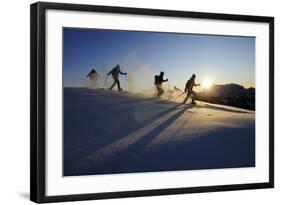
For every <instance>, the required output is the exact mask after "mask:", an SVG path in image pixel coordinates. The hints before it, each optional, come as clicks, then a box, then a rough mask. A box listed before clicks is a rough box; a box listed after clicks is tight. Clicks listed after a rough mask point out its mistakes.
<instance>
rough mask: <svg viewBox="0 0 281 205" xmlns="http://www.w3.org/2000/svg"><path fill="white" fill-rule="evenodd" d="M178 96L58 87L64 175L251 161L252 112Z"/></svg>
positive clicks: (241, 164)
mask: <svg viewBox="0 0 281 205" xmlns="http://www.w3.org/2000/svg"><path fill="white" fill-rule="evenodd" d="M169 97H170V96H165V98H169ZM171 99H175V98H171ZM183 99H184V96H182V97H181V98H179V99H176V100H175V102H171V101H167V100H165V99H155V98H153V97H152V96H144V95H140V94H131V93H126V92H121V93H119V92H116V91H107V90H102V89H97V90H94V89H88V88H64V175H65V176H73V175H92V174H116V173H130V172H151V171H173V170H194V169H211V168H236V167H253V166H255V112H254V111H249V110H244V109H240V108H234V107H230V106H222V105H214V104H210V103H205V102H198V103H197V105H196V106H193V105H190V104H180V103H179V102H181V101H182V100H183Z"/></svg>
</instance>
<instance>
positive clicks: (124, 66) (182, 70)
mask: <svg viewBox="0 0 281 205" xmlns="http://www.w3.org/2000/svg"><path fill="white" fill-rule="evenodd" d="M63 37H64V40H63V57H64V65H63V69H64V76H63V77H64V86H83V85H84V84H83V83H84V82H85V81H86V80H87V79H86V78H85V76H86V75H87V73H88V72H89V71H90V70H91V69H92V68H95V69H96V70H97V71H98V72H100V73H106V72H108V71H109V70H111V68H112V67H114V66H115V65H116V64H120V66H121V70H122V71H124V72H128V74H129V78H132V79H133V80H135V82H134V83H135V85H134V86H135V87H136V86H137V87H141V88H143V89H148V88H149V86H150V87H151V86H153V76H154V75H155V74H158V73H159V72H160V71H164V72H165V77H167V78H168V79H169V83H170V85H176V86H179V87H181V88H182V87H184V84H185V83H186V80H187V79H188V78H189V77H190V76H191V75H192V74H193V73H195V74H196V75H197V82H201V81H204V80H205V79H210V80H211V81H212V82H213V83H215V84H226V83H237V84H240V85H243V86H245V87H250V86H252V87H255V38H254V37H231V36H214V35H197V34H196V35H192V34H175V33H173V34H171V33H158V32H136V31H117V30H100V29H79V28H64V32H63ZM121 78H122V76H120V79H121ZM136 80H139V81H137V83H136ZM121 83H122V82H121Z"/></svg>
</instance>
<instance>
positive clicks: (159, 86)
mask: <svg viewBox="0 0 281 205" xmlns="http://www.w3.org/2000/svg"><path fill="white" fill-rule="evenodd" d="M163 77H164V72H163V71H161V73H160V75H155V77H154V84H155V86H156V89H157V97H160V96H161V95H163V93H164V89H163V88H162V83H163V82H167V81H168V79H166V80H164V79H163Z"/></svg>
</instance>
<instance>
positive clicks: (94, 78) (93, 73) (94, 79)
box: [87, 69, 99, 86]
mask: <svg viewBox="0 0 281 205" xmlns="http://www.w3.org/2000/svg"><path fill="white" fill-rule="evenodd" d="M98 77H99V74H98V73H97V71H96V70H95V69H92V70H91V72H89V74H88V75H87V78H89V79H90V80H91V82H92V84H93V86H95V85H96V82H97V80H98Z"/></svg>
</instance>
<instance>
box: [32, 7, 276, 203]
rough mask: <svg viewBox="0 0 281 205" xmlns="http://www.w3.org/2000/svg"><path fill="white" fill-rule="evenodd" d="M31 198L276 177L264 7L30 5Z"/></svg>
mask: <svg viewBox="0 0 281 205" xmlns="http://www.w3.org/2000/svg"><path fill="white" fill-rule="evenodd" d="M30 19H31V37H30V41H31V141H30V143H31V146H30V147H31V154H30V157H31V163H30V164H31V177H30V180H31V181H30V186H31V187H30V192H31V194H30V198H31V200H32V201H34V202H38V203H43V202H59V201H74V200H91V199H106V198H120V197H137V196H153V195H167V194H184V193H195V192H212V191H228V190H244V189H258V188H272V187H274V18H273V17H265V16H247V15H230V14H215V13H202V12H186V11H172V10H155V9H141V8H124V7H108V6H94V5H80V4H63V3H46V2H39V3H35V4H32V5H31V18H30Z"/></svg>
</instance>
